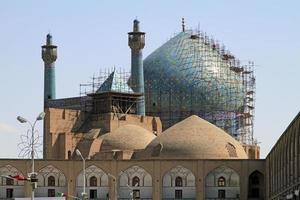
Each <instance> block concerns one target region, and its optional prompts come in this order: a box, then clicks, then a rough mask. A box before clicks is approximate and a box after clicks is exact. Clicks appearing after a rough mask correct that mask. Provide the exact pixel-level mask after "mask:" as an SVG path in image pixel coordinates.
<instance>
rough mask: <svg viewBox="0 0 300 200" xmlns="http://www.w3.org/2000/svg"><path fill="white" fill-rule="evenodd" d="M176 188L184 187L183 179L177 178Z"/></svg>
mask: <svg viewBox="0 0 300 200" xmlns="http://www.w3.org/2000/svg"><path fill="white" fill-rule="evenodd" d="M175 186H176V187H182V178H181V177H179V176H177V177H176V179H175Z"/></svg>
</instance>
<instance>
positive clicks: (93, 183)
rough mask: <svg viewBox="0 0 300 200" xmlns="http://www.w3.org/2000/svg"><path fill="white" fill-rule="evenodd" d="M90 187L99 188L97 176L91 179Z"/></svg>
mask: <svg viewBox="0 0 300 200" xmlns="http://www.w3.org/2000/svg"><path fill="white" fill-rule="evenodd" d="M90 186H91V187H97V178H96V177H95V176H92V177H91V178H90Z"/></svg>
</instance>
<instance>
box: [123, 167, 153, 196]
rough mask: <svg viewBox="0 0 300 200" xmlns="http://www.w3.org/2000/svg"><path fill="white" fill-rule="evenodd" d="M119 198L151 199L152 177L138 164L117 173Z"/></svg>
mask: <svg viewBox="0 0 300 200" xmlns="http://www.w3.org/2000/svg"><path fill="white" fill-rule="evenodd" d="M119 198H120V199H130V198H134V199H152V177H151V175H150V174H149V173H148V172H147V171H146V170H145V169H144V168H142V167H140V166H132V167H130V168H128V169H126V170H125V171H124V172H121V173H120V174H119Z"/></svg>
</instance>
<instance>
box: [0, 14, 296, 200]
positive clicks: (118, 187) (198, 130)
mask: <svg viewBox="0 0 300 200" xmlns="http://www.w3.org/2000/svg"><path fill="white" fill-rule="evenodd" d="M128 45H129V47H130V48H131V74H130V76H128V77H124V76H123V75H122V74H121V73H119V72H118V71H117V70H112V71H111V72H110V73H109V74H108V75H107V76H106V77H105V79H104V80H103V81H101V83H100V84H99V85H98V86H97V87H96V89H95V90H94V89H93V90H92V92H88V93H86V94H85V95H83V96H80V97H73V98H64V99H56V97H55V89H56V87H55V65H54V63H55V61H56V59H57V46H55V45H54V44H53V41H52V36H51V35H50V34H48V35H47V40H46V44H45V45H44V46H42V59H43V61H44V63H45V73H44V86H45V87H44V111H45V113H46V115H45V119H44V137H43V159H37V160H36V161H35V172H36V173H37V176H36V178H37V183H36V184H37V188H35V189H34V191H35V196H36V197H55V196H66V198H67V199H73V198H83V197H84V198H88V199H99V200H100V199H124V200H125V199H145V200H146V199H149V200H150V199H153V200H160V199H165V200H171V199H174V200H175V199H186V200H187V199H189V200H193V199H197V200H204V199H207V200H215V199H228V200H229V199H230V200H237V199H242V200H246V199H251V200H263V199H299V189H300V166H299V163H300V148H299V147H300V134H299V127H300V126H299V122H300V116H299V115H298V116H297V117H296V118H295V120H294V121H293V122H292V123H291V125H290V126H289V127H288V129H287V130H286V131H285V132H284V133H283V135H282V136H281V137H280V139H279V140H278V142H277V143H276V145H275V146H274V147H273V149H272V150H271V152H270V153H269V155H268V156H267V158H266V159H260V158H259V153H260V152H259V146H258V145H257V144H256V143H255V142H254V140H253V116H254V94H255V77H254V75H253V70H252V68H251V66H250V67H249V66H242V65H241V64H240V63H239V61H238V60H237V59H236V58H235V56H233V55H232V54H231V53H230V52H229V51H227V50H225V47H222V46H221V45H219V44H218V43H217V42H215V41H214V40H212V39H209V38H208V36H207V35H206V34H203V33H201V32H197V31H196V32H194V31H191V30H186V29H185V26H184V23H183V24H182V32H180V33H179V34H177V35H176V36H174V37H173V38H171V39H170V40H169V41H167V42H166V43H165V44H163V45H162V46H161V47H159V48H158V49H157V50H155V51H154V52H153V53H151V54H150V55H149V56H148V57H147V58H146V59H144V60H143V54H142V50H143V48H144V46H145V33H144V32H142V31H140V25H139V21H138V20H134V24H133V31H132V32H129V33H128ZM93 85H94V84H93ZM83 163H84V164H83ZM83 166H84V167H83ZM31 167H32V166H31V160H27V159H3V160H0V173H1V175H6V176H9V175H10V176H16V175H22V176H27V174H28V173H30V171H31ZM0 179H1V181H0V198H2V199H13V198H18V197H24V196H25V197H30V195H31V190H32V187H33V185H34V183H32V182H30V181H16V180H12V179H9V178H7V177H1V178H0ZM62 194H64V195H62Z"/></svg>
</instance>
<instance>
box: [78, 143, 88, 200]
mask: <svg viewBox="0 0 300 200" xmlns="http://www.w3.org/2000/svg"><path fill="white" fill-rule="evenodd" d="M76 154H77V155H78V156H80V157H81V159H82V162H83V192H82V193H81V196H82V198H83V199H86V192H85V182H86V181H85V159H84V158H83V156H82V154H81V152H80V151H79V149H76Z"/></svg>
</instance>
